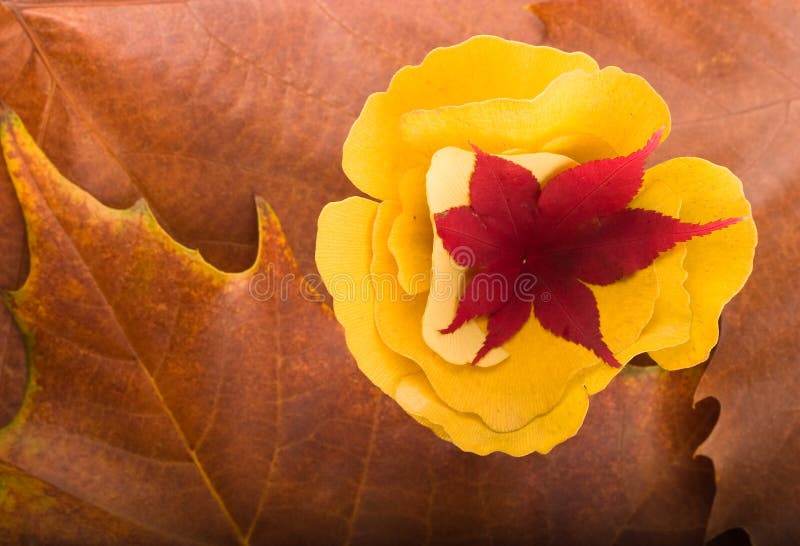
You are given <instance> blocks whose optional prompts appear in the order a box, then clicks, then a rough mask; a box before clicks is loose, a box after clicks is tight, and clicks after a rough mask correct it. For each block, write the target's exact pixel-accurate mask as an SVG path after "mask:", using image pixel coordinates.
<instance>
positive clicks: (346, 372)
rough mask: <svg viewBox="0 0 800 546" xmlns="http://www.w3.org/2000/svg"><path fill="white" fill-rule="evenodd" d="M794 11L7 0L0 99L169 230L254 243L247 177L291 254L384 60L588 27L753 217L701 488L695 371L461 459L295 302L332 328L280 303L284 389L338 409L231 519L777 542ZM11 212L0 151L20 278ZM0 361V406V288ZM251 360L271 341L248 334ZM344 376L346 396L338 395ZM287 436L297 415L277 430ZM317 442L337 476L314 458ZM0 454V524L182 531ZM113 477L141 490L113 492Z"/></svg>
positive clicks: (770, 7) (781, 503) (63, 155)
mask: <svg viewBox="0 0 800 546" xmlns="http://www.w3.org/2000/svg"><path fill="white" fill-rule="evenodd" d="M410 4H411V5H410ZM799 11H800V10H798V9H797V7H796V6H795V4H794V3H793V2H791V1H790V0H785V1H783V2H779V1H775V2H756V1H752V2H744V1H738V0H737V1H733V2H723V1H722V0H719V1H712V2H702V3H701V2H690V1H688V0H686V1H685V2H670V3H664V2H656V1H646V2H638V1H636V2H634V1H633V0H629V1H620V2H602V3H601V2H590V1H588V0H587V1H585V2H563V3H559V2H544V3H537V4H535V5H534V6H533V7H532V12H533V13H530V12H525V11H524V10H523V9H522V6H521V5H519V4H517V3H515V2H510V1H502V2H478V1H470V2H458V3H455V2H413V3H406V2H402V3H401V2H366V1H355V0H354V1H348V2H330V1H327V2H326V1H325V0H314V1H310V2H304V3H300V2H288V1H286V2H271V1H270V2H267V1H261V2H257V1H251V2H248V1H243V0H237V1H235V2H228V1H223V0H218V1H212V0H207V1H197V2H169V1H164V2H149V3H147V2H136V1H128V2H122V1H119V2H117V1H107V2H56V1H54V2H47V1H28V2H10V1H6V2H0V59H1V60H2V62H0V98H2V100H3V101H4V102H6V103H7V104H8V105H9V106H11V107H12V108H14V109H15V110H16V111H17V112H18V113H19V114H20V116H21V117H22V118H23V120H24V121H25V123H26V125H27V126H28V128H29V129H30V130H31V132H32V133H33V135H34V137H35V138H36V139H37V141H38V143H39V144H40V145H41V146H42V147H43V149H44V150H45V152H46V153H47V154H48V155H49V156H50V157H51V159H52V160H53V162H54V163H55V164H56V165H57V166H58V167H59V168H60V169H61V171H62V172H63V173H64V174H65V175H66V176H67V177H69V178H70V179H72V180H73V181H75V182H76V183H78V184H79V185H81V186H82V187H84V188H85V189H86V190H88V191H89V192H90V193H91V194H92V195H94V196H96V197H97V198H99V199H100V200H101V201H102V202H104V203H106V204H108V205H111V206H117V207H119V206H128V205H130V204H131V203H133V201H134V200H135V199H136V198H138V197H141V196H144V197H145V198H146V199H147V200H148V202H149V204H150V206H151V208H152V209H153V211H154V212H155V214H156V216H157V217H158V220H159V221H160V223H161V224H162V225H163V226H164V227H165V228H166V229H167V231H168V232H169V233H170V234H171V235H173V236H174V237H175V238H176V239H177V240H178V241H179V242H181V243H183V244H185V245H187V246H190V247H198V248H200V249H201V251H202V252H203V254H204V256H206V258H207V259H208V260H209V261H210V262H212V263H213V264H215V265H217V266H219V267H221V268H223V269H225V270H231V271H233V270H241V269H244V268H245V267H247V266H248V265H249V264H250V263H251V262H252V260H253V258H254V256H255V249H256V244H257V228H256V215H255V207H254V204H253V195H254V194H258V195H261V196H263V197H264V198H265V199H267V200H268V201H269V202H270V203H271V204H272V206H273V207H274V209H275V211H276V213H277V215H278V217H279V218H280V219H281V221H282V223H283V227H284V229H285V232H286V237H287V239H288V243H289V245H290V246H291V248H292V250H293V251H294V254H295V257H296V258H297V263H298V266H299V270H300V271H301V272H302V273H310V272H313V271H314V265H313V260H312V256H313V246H314V241H313V233H314V229H315V219H316V216H317V214H318V212H319V210H320V208H321V207H322V205H323V204H324V203H325V202H327V201H330V200H333V199H340V198H342V197H344V196H346V195H349V194H351V193H352V188H351V186H350V185H349V183H348V182H347V181H346V180H345V179H344V177H343V175H342V174H341V172H340V169H339V166H338V163H339V159H340V149H341V143H342V141H343V139H344V136H345V134H346V131H347V129H348V127H349V125H350V123H351V122H352V120H353V119H354V117H355V116H356V115H357V113H358V110H359V108H360V106H361V104H362V103H363V100H364V98H365V97H366V96H367V94H369V93H370V92H372V91H375V90H380V89H383V88H384V87H385V85H386V83H387V81H388V79H389V77H390V76H391V74H392V73H393V72H394V71H395V70H396V69H397V68H398V67H400V66H401V65H403V64H407V63H412V62H418V61H419V60H420V59H421V58H422V56H423V55H424V53H425V52H427V51H428V50H429V49H431V48H433V47H435V46H438V45H442V44H450V43H454V42H457V41H460V40H462V39H464V38H466V37H467V36H470V35H473V34H477V33H492V34H497V35H500V36H503V37H507V38H513V39H519V40H524V41H527V42H531V43H549V44H552V45H555V46H557V47H561V48H564V49H582V50H585V51H587V52H589V53H591V54H592V55H593V56H595V57H596V58H597V59H598V60H599V62H600V63H601V64H617V65H619V66H622V67H623V68H624V69H626V70H628V71H632V72H638V73H640V74H642V75H644V76H645V77H646V78H647V79H648V80H649V81H651V83H653V85H654V86H655V87H656V88H657V89H658V90H659V91H660V92H661V93H662V94H663V95H664V96H665V98H666V99H667V102H668V103H669V104H670V107H671V109H672V112H673V121H674V129H673V133H672V135H671V137H670V139H669V140H668V141H667V143H666V144H665V146H664V147H663V148H662V149H661V150H659V154H658V158H666V157H671V156H675V155H681V154H682V155H697V156H701V157H706V158H708V159H710V160H712V161H715V162H718V163H722V164H725V165H727V166H728V167H730V168H731V169H732V170H733V171H734V172H736V173H737V174H738V175H739V176H740V177H741V178H742V179H743V181H744V183H745V187H746V191H747V193H748V196H749V197H750V199H751V202H752V203H753V206H754V214H755V217H756V221H757V223H758V225H759V232H760V245H759V249H758V252H757V256H756V269H755V271H754V274H753V277H752V279H751V281H750V283H749V285H748V286H747V288H746V289H745V291H744V292H743V293H742V294H741V295H740V296H739V297H738V298H737V300H736V301H735V302H734V303H733V304H732V305H731V306H730V307H729V308H728V309H727V311H726V314H725V325H724V328H723V336H722V344H721V346H720V349H719V350H718V351H717V352H716V354H715V355H714V357H713V359H712V362H711V364H710V365H709V367H708V369H707V371H706V374H705V375H704V376H703V377H702V379H701V380H700V386H699V389H698V392H697V394H696V395H695V397H696V399H697V400H701V399H703V398H705V397H706V396H714V397H715V398H717V399H718V400H719V401H720V404H721V412H720V418H719V422H718V423H717V425H716V427H715V428H714V430H713V432H712V433H711V436H710V437H709V439H708V440H706V441H705V442H704V443H703V444H702V446H701V447H700V453H702V454H704V455H707V456H708V457H711V458H712V459H713V461H714V467H715V470H716V479H717V482H718V485H717V493H716V496H715V497H714V499H713V508H712V504H711V501H712V495H713V477H712V475H711V474H710V464H709V463H708V461H707V460H703V459H699V460H693V459H692V453H693V451H694V449H695V448H696V447H697V445H698V444H699V443H700V442H701V441H702V439H703V438H704V437H705V436H706V434H707V433H708V430H709V429H710V428H711V425H712V423H713V421H714V417H715V411H714V410H715V408H714V404H709V403H701V404H699V405H698V407H697V409H695V410H692V407H691V404H690V401H691V398H692V395H693V392H694V388H695V385H696V383H697V380H698V379H699V373H698V372H697V371H689V372H682V373H678V374H671V375H665V374H660V373H658V372H657V371H656V370H654V369H650V368H647V369H635V370H633V371H632V372H629V373H628V374H627V375H625V376H623V377H621V378H620V380H618V381H617V382H615V384H614V386H613V387H612V388H610V389H609V390H608V391H606V392H604V393H602V394H601V395H599V396H598V397H597V401H596V403H595V404H594V405H593V407H592V409H591V410H590V414H589V416H588V418H587V424H586V425H585V427H584V429H583V431H582V432H581V434H580V436H579V437H578V438H576V439H574V440H572V441H571V442H569V443H568V444H566V445H564V446H562V447H559V448H557V449H556V450H555V451H554V452H553V454H552V455H551V456H548V457H547V458H542V457H539V456H533V457H529V458H525V459H522V460H517V459H511V458H509V457H505V456H502V455H494V456H491V457H487V458H478V457H474V456H471V455H465V454H462V453H460V452H458V451H457V450H456V449H454V448H452V447H451V446H449V445H446V444H444V443H442V442H440V441H438V440H436V439H434V438H433V436H432V435H431V434H430V433H428V432H427V431H426V430H424V429H421V427H418V426H417V425H415V424H413V423H411V422H410V420H409V419H408V418H406V417H405V416H404V415H403V414H402V412H401V411H400V410H398V409H397V408H396V407H395V405H394V404H393V403H392V402H391V401H387V400H385V399H384V398H382V397H380V396H377V394H376V393H375V392H374V389H371V388H370V387H368V386H367V385H366V384H365V383H366V382H365V381H364V380H362V379H361V378H360V376H359V375H358V373H357V372H356V371H355V370H354V367H355V366H354V364H353V363H352V361H351V360H350V359H349V357H348V356H347V353H346V350H345V348H344V345H343V343H342V342H341V340H338V341H329V342H320V341H319V340H315V331H314V329H313V328H308V327H307V325H308V324H310V323H311V322H314V326H315V328H316V329H317V330H321V329H325V330H329V329H333V328H335V326H334V324H333V323H332V321H331V319H330V317H329V315H327V314H326V313H324V312H323V311H321V310H315V309H308V310H305V311H304V312H303V313H304V314H308V316H311V317H316V318H314V319H313V320H309V319H305V320H304V321H302V324H303V325H304V328H302V329H301V328H300V327H299V324H298V325H294V326H295V327H292V326H293V325H292V324H291V323H290V324H284V328H285V329H286V331H287V332H292V335H295V336H301V339H300V340H299V341H298V340H295V342H297V343H298V346H302V342H303V337H302V336H307V339H305V343H306V344H312V345H313V347H312V350H310V351H309V352H308V354H306V355H304V356H303V357H302V358H299V359H296V360H297V362H296V364H294V366H295V367H294V368H293V369H291V372H292V373H291V376H290V377H292V378H294V379H295V380H297V378H298V377H299V378H303V377H311V378H313V379H314V381H313V382H312V384H308V383H309V382H307V381H306V382H303V381H300V382H299V383H298V386H297V388H298V389H306V390H307V394H308V393H310V395H311V396H315V397H316V403H315V405H314V407H315V408H331V407H334V408H337V412H336V421H335V422H337V423H339V426H332V424H333V422H331V418H330V412H328V411H322V410H320V409H316V410H313V411H312V410H309V412H308V414H307V416H306V417H307V418H306V419H296V420H294V421H291V422H288V421H287V423H284V425H285V428H288V429H289V432H288V433H287V432H285V431H284V433H283V434H284V436H279V437H278V439H277V440H276V445H277V447H276V448H275V449H276V451H275V452H274V453H269V454H265V457H266V458H268V459H269V458H271V457H272V458H276V459H277V460H280V461H281V464H280V465H278V471H277V472H276V473H275V474H272V473H267V474H265V469H264V468H261V467H254V468H252V469H251V470H252V472H253V475H254V476H260V477H261V478H262V479H263V480H264V483H265V484H268V485H269V486H270V487H271V488H272V489H271V491H272V493H271V495H274V496H273V497H270V499H271V501H272V502H270V503H267V504H266V506H264V507H263V510H260V511H259V510H257V509H254V507H255V506H256V505H257V504H258V501H259V499H257V498H253V499H246V500H245V501H244V503H245V504H247V503H250V508H252V510H250V512H252V513H253V514H255V515H254V516H252V518H251V521H248V522H244V523H242V526H243V527H251V528H253V529H254V531H253V534H252V536H251V541H252V543H253V544H261V543H274V542H276V541H277V542H280V541H281V540H288V539H289V538H290V537H291V538H293V539H297V537H301V539H303V540H306V541H308V542H312V543H313V542H323V541H327V540H332V541H334V542H347V541H350V542H353V543H376V542H377V543H388V542H394V543H416V542H424V541H428V542H432V543H444V542H448V543H454V544H455V543H487V544H488V543H498V544H504V543H530V542H533V541H536V542H537V543H548V542H549V543H552V544H570V543H593V544H595V543H596V544H623V543H634V544H635V543H640V542H642V541H643V540H646V541H648V542H651V543H663V544H676V543H687V544H700V543H702V541H703V537H704V535H705V534H706V523H707V522H708V536H709V537H713V536H715V535H717V534H718V533H720V532H722V531H725V530H726V529H729V528H732V527H743V528H745V529H746V530H747V531H748V532H749V533H750V535H751V538H752V540H753V542H754V543H755V544H759V545H764V544H785V543H790V542H792V541H797V540H798V537H800V528H798V525H799V524H798V521H797V520H796V518H794V519H793V518H792V517H791V515H792V514H793V513H796V512H797V509H798V506H797V504H798V500H797V499H798V498H800V494H798V488H800V463H798V459H797V457H796V454H797V453H798V452H800V427H798V415H800V412H798V411H797V410H798V407H797V402H796V401H795V393H796V392H797V390H798V389H797V387H798V386H800V385H798V380H797V379H796V376H795V375H794V374H793V373H792V371H793V370H792V366H794V365H795V364H796V362H797V359H798V357H797V348H798V342H797V341H796V337H795V331H796V330H797V326H798V322H800V320H798V318H797V317H798V315H797V313H796V312H795V309H797V308H798V306H799V305H800V301H798V298H800V296H798V294H800V291H798V289H797V288H798V285H797V281H796V275H795V272H794V271H793V268H794V267H795V266H796V264H798V263H800V260H798V248H800V244H799V243H798V235H797V234H796V230H795V226H796V225H797V224H798V220H800V218H798V216H800V214H799V213H798V212H796V208H795V207H794V203H795V202H796V200H797V199H798V198H799V197H800V189H799V187H800V185H799V184H798V178H799V177H800V175H798V174H797V173H798V172H800V169H798V167H800V156H798V154H797V152H796V149H795V148H796V142H797V141H798V140H799V139H800V129H798V127H800V123H798V122H800V101H797V98H798V97H800V84H798V83H797V82H795V81H792V78H793V77H794V78H798V76H796V75H797V74H800V70H798V68H800V66H799V65H800V44H799V43H798V38H797V36H798V35H800V13H799ZM658 158H656V159H658ZM23 233H24V232H23V224H22V218H21V214H20V210H19V205H18V203H17V200H16V197H15V195H14V193H13V189H12V187H11V184H10V182H9V181H8V179H7V176H6V175H5V173H4V172H3V173H2V174H0V253H1V254H0V255H2V258H1V259H0V285H2V286H4V287H8V288H11V287H15V286H17V285H18V284H19V283H20V282H21V281H22V280H23V279H24V278H25V276H26V272H27V262H28V258H27V255H26V251H25V240H24V236H23ZM305 305H313V304H305ZM298 322H300V321H298ZM287 335H289V334H287ZM329 337H334V338H335V337H336V336H329ZM310 340H314V341H310ZM0 359H2V366H0V407H2V410H3V415H4V417H5V421H7V420H9V419H10V418H11V417H12V416H13V415H14V414H15V413H16V410H17V408H18V406H19V401H20V399H21V396H22V388H23V383H24V373H25V372H24V348H23V346H22V343H21V340H20V338H19V335H18V333H17V332H16V330H15V328H14V326H13V323H12V321H11V319H10V317H9V316H8V315H7V313H5V311H3V315H2V316H0ZM265 365H274V363H273V362H272V361H271V360H270V359H268V358H265ZM246 379H247V378H245V377H242V378H240V381H246ZM342 391H346V392H347V395H348V396H352V397H353V398H352V399H353V400H356V401H358V403H354V404H347V405H344V404H342V401H341V400H342V398H343V392H342ZM304 392H306V391H304ZM186 403H187V404H191V401H187V402H186ZM342 424H344V425H342ZM331 430H332V431H335V433H333V434H326V432H327V431H331ZM288 437H295V438H304V439H305V440H304V441H302V442H300V443H299V444H297V445H293V446H292V447H291V449H288V450H284V451H281V450H280V446H281V442H284V441H285V440H286V438H288ZM276 453H280V454H281V456H280V457H277V456H275V454H276ZM228 464H230V465H234V464H236V461H235V460H229V461H228ZM331 467H335V469H336V472H335V473H333V472H330V470H328V471H325V470H324V469H326V468H328V469H329V468H331ZM0 468H2V478H1V479H0V507H1V508H2V510H3V511H4V512H5V514H6V516H7V517H5V518H4V519H0V538H2V539H3V542H8V543H18V542H22V543H24V542H26V541H30V540H38V541H40V542H43V543H51V542H55V541H56V540H62V541H65V542H67V543H83V544H89V543H108V542H119V543H137V542H142V541H144V542H147V543H181V542H182V541H183V540H184V539H187V537H185V536H184V537H181V536H175V535H171V534H170V531H171V530H170V529H163V528H157V529H153V528H148V527H147V526H146V525H143V524H142V521H141V520H140V519H137V514H136V513H130V514H118V513H111V512H109V511H108V510H106V509H105V508H104V507H103V506H98V505H97V504H96V503H95V504H93V503H92V502H91V501H90V499H84V498H80V497H79V496H75V495H73V492H71V491H69V490H65V489H64V488H59V486H58V484H56V483H51V482H52V480H51V482H45V481H42V480H40V479H39V478H38V477H37V476H30V475H24V474H21V473H20V472H19V469H16V468H14V467H13V465H5V464H4V465H3V466H2V467H0ZM83 470H84V471H89V470H90V469H83ZM124 493H125V494H128V495H131V496H132V497H133V498H134V499H135V498H137V497H136V495H137V491H135V490H134V491H126V492H124ZM42 498H46V499H49V500H54V502H48V503H44V504H43V503H42V502H41V499H42ZM167 508H168V509H175V507H167ZM709 510H710V520H709V519H708V518H709ZM190 513H191V511H190V510H188V509H186V517H187V518H188V517H189V514H190ZM576 522H580V524H579V525H577V524H576ZM198 525H199V524H198ZM739 538H741V537H739ZM187 541H188V539H187Z"/></svg>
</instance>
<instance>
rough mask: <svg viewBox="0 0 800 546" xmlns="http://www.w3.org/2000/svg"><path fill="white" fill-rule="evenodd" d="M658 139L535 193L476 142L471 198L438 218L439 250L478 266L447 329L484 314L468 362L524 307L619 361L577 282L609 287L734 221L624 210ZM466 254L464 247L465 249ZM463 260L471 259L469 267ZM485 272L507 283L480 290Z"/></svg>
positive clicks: (508, 164)
mask: <svg viewBox="0 0 800 546" xmlns="http://www.w3.org/2000/svg"><path fill="white" fill-rule="evenodd" d="M660 137H661V131H658V132H656V133H655V134H654V135H653V136H652V137H651V138H650V140H649V141H648V142H647V144H645V146H644V147H642V149H641V150H638V151H636V152H634V153H632V154H630V155H628V156H623V157H616V158H608V159H600V160H595V161H591V162H589V163H584V164H582V165H578V166H576V167H573V168H571V169H567V170H566V171H564V172H562V173H559V174H557V175H556V176H555V177H553V179H552V180H550V181H549V183H548V184H547V186H546V187H545V188H544V189H543V190H540V187H539V182H538V181H537V180H536V178H535V177H534V176H533V174H532V173H531V172H530V171H528V170H527V169H526V168H524V167H522V166H520V165H517V164H516V163H514V162H512V161H509V160H507V159H503V158H502V157H499V156H493V155H490V154H486V153H484V152H483V151H481V150H480V149H478V148H477V147H475V168H474V170H473V172H472V175H471V177H470V181H469V193H470V204H469V205H466V206H461V207H456V208H452V209H449V210H446V211H445V212H443V213H441V214H437V215H436V217H435V222H436V230H437V233H438V234H439V236H440V237H441V238H442V242H443V244H444V247H445V249H447V251H448V252H449V253H450V254H451V257H452V258H453V259H454V260H456V261H458V260H461V262H459V265H461V266H463V267H471V268H474V269H476V270H477V271H478V274H477V275H475V276H474V277H473V278H472V279H471V280H470V281H469V283H468V284H467V287H466V289H465V293H464V294H463V295H462V297H461V300H460V301H459V305H458V309H457V311H456V315H455V317H454V318H453V321H452V323H451V324H450V325H449V326H448V327H447V328H445V329H443V330H442V333H445V334H448V333H451V332H453V331H455V330H456V329H458V328H459V327H460V326H461V325H463V324H464V323H465V322H467V321H468V320H471V319H473V318H475V317H478V316H481V315H488V316H489V320H488V333H487V335H486V340H485V342H484V344H483V346H482V347H481V348H480V350H479V351H478V353H477V355H476V356H475V359H474V360H473V363H477V362H478V361H480V360H481V359H482V358H483V357H484V356H485V355H486V354H487V353H488V352H489V351H491V350H492V349H494V348H496V347H499V346H500V345H501V344H503V343H504V342H506V341H508V340H509V339H510V338H511V337H512V336H513V335H514V334H516V333H517V332H518V331H519V330H520V329H521V328H522V327H523V326H524V325H525V323H526V322H527V321H528V320H529V319H530V308H531V305H532V306H533V313H534V315H535V316H536V319H537V320H538V321H539V322H540V323H541V324H542V326H544V327H545V328H546V329H548V330H550V331H551V332H553V333H554V334H556V335H557V336H560V337H562V338H564V339H566V340H568V341H571V342H574V343H578V344H580V345H583V346H584V347H586V348H588V349H591V350H592V351H594V352H595V354H597V356H599V357H600V358H601V359H603V360H604V361H605V362H606V363H607V364H608V365H610V366H614V367H619V366H620V363H619V361H617V359H616V357H615V356H614V354H613V353H612V351H611V350H610V349H609V348H608V346H607V345H606V343H605V340H604V339H603V337H602V334H601V332H600V314H599V311H598V309H597V301H596V300H595V297H594V295H593V294H592V291H591V290H590V289H589V287H588V286H586V284H584V283H592V284H599V285H607V284H611V283H614V282H617V281H619V280H622V279H623V278H625V277H628V276H630V275H632V274H634V273H635V272H636V271H638V270H640V269H643V268H645V267H647V266H649V265H650V264H651V263H653V261H654V260H655V259H656V258H657V257H658V256H659V254H661V253H662V252H665V251H667V250H669V249H671V248H672V247H674V246H675V245H676V244H677V243H679V242H683V241H688V240H689V239H691V238H693V237H702V236H703V235H708V234H709V233H712V232H714V231H716V230H718V229H723V228H725V227H727V226H729V225H732V224H735V223H736V222H738V221H739V220H740V219H739V218H724V219H719V220H716V221H713V222H708V223H705V224H693V223H688V222H681V221H680V220H678V219H677V218H673V217H670V216H665V215H663V214H661V213H659V212H656V211H652V210H644V209H630V208H626V207H627V205H628V204H629V203H630V202H631V200H633V198H634V197H635V196H636V194H637V193H638V191H639V190H640V188H641V187H642V181H643V176H644V162H645V160H646V159H647V157H648V156H649V155H650V154H651V153H652V152H653V150H655V148H656V146H657V145H658V142H659V139H660ZM465 249H466V250H469V252H464V250H465ZM464 257H469V259H470V261H474V262H475V263H466V262H464V260H463V258H464ZM523 274H527V275H530V276H531V277H532V278H534V279H536V283H537V284H538V285H539V288H538V290H537V292H538V294H539V295H540V296H541V295H543V294H546V295H547V299H546V300H545V299H543V298H541V297H539V298H538V301H536V295H537V294H522V293H520V291H519V290H517V289H516V288H517V285H518V283H517V280H518V278H519V277H520V275H523ZM483 275H501V276H502V277H501V278H502V279H503V281H504V284H505V286H506V287H508V289H507V290H505V291H502V292H503V297H500V294H481V293H478V292H479V290H478V289H477V288H476V287H477V286H479V285H480V284H481V283H483V282H484V281H483V279H484V278H485V277H483Z"/></svg>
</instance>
